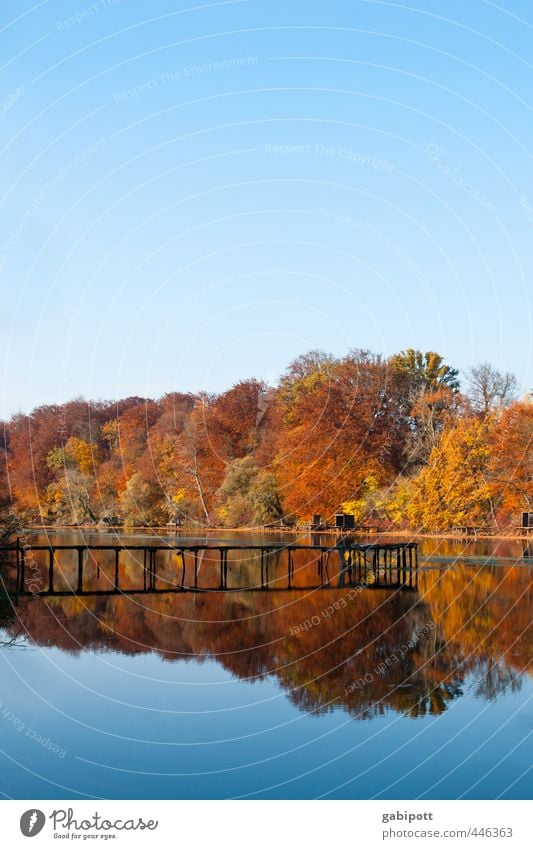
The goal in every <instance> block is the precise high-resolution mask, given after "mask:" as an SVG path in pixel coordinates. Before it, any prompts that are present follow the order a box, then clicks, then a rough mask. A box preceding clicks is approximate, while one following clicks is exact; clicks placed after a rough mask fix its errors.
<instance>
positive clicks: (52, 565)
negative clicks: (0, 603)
mask: <svg viewBox="0 0 533 849" xmlns="http://www.w3.org/2000/svg"><path fill="white" fill-rule="evenodd" d="M161 552H166V555H165V558H166V562H165V563H163V562H162V561H163V560H164V559H165V558H164V557H163V555H162V554H161ZM1 553H4V554H7V555H8V556H11V558H12V566H13V568H14V571H15V580H14V586H13V585H12V588H11V591H13V592H15V593H16V594H17V595H34V596H70V595H75V596H82V595H83V596H85V595H113V594H117V593H118V594H120V593H122V594H126V595H132V594H142V593H169V592H250V591H256V590H275V591H287V590H310V589H332V588H334V587H353V586H359V587H364V588H369V589H402V590H415V589H416V588H417V575H418V547H417V544H416V543H413V542H409V543H390V544H350V545H345V544H344V543H343V542H342V541H341V542H340V543H339V542H337V544H336V545H334V546H326V545H296V544H286V543H268V544H265V543H263V544H261V545H252V544H228V545H226V544H216V545H214V544H211V543H205V544H189V545H179V544H175V543H170V544H167V545H148V546H147V545H36V546H31V547H28V546H22V545H20V542H19V541H17V545H14V546H4V547H2V548H0V554H1ZM69 554H74V564H75V565H74V567H71V568H70V569H69V568H66V567H65V562H66V560H67V557H68V555H69ZM246 554H248V558H246V557H244V558H243V557H242V555H246ZM205 555H209V557H208V558H206V557H205ZM239 555H241V556H240V557H239ZM174 557H175V558H177V560H176V561H174V560H173V559H172V558H174ZM104 558H106V559H107V571H106V570H105V569H104V568H102V567H101V562H100V561H101V560H102V559H104ZM127 558H129V565H130V566H131V564H132V563H133V564H134V565H137V566H139V567H142V583H140V584H139V585H135V586H131V585H128V581H127V580H126V577H127V575H125V573H126V565H125V563H124V560H125V559H127ZM132 558H133V560H132ZM62 559H63V565H61V560H62ZM206 559H207V561H208V562H207V563H206ZM13 560H14V562H13ZM245 560H246V561H247V563H248V565H249V566H250V565H251V568H252V570H253V571H254V575H256V576H257V580H256V579H255V577H254V579H253V580H252V582H251V583H250V584H249V585H244V586H243V585H235V583H234V584H233V585H232V582H231V580H230V578H231V575H232V571H233V573H235V571H236V570H237V567H238V566H239V565H241V564H242V563H243V562H244V561H245ZM201 566H202V567H203V568H202V569H201V568H200V567H201ZM311 566H316V572H314V571H313V572H312V571H311V570H310V568H309V567H311ZM89 567H92V568H93V570H96V579H95V580H96V581H98V580H100V579H101V576H103V577H104V578H105V583H106V587H105V588H104V589H101V588H100V589H99V588H94V587H93V588H90V587H88V586H87V572H88V569H89ZM69 571H70V573H71V574H70V577H69V578H68V579H67V587H65V586H63V587H61V588H60V587H59V586H58V581H59V579H63V581H64V580H65V574H66V572H69ZM169 571H170V572H171V573H172V579H171V578H169V577H168V572H169ZM58 573H59V574H58ZM162 573H163V574H162ZM310 574H315V575H316V578H317V580H314V581H310V582H309V583H303V584H302V583H301V579H302V578H306V577H309V575H310ZM56 578H57V579H58V580H56ZM174 579H175V580H174ZM130 583H131V578H130Z"/></svg>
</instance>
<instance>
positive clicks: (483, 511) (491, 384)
mask: <svg viewBox="0 0 533 849" xmlns="http://www.w3.org/2000/svg"><path fill="white" fill-rule="evenodd" d="M517 394H518V393H517V384H516V380H515V378H514V376H513V375H512V374H509V373H503V372H500V371H498V370H497V369H495V368H494V367H492V366H491V365H490V364H489V363H481V364H479V365H477V366H473V367H472V368H471V369H470V370H469V371H468V372H467V373H466V374H465V375H464V377H463V378H462V379H461V380H460V373H459V371H458V370H457V369H455V368H453V367H452V366H450V365H448V364H447V363H446V362H445V360H444V358H443V357H442V356H440V355H439V354H437V353H435V352H431V351H429V352H425V353H424V352H421V351H416V350H413V349H408V350H405V351H401V352H400V353H398V354H395V355H393V356H391V357H388V358H385V357H382V356H380V355H377V354H373V353H372V352H370V351H366V350H353V351H350V352H348V353H347V354H346V355H345V356H342V357H334V356H331V355H329V354H326V353H323V352H319V351H311V352H309V353H307V354H304V355H302V356H300V357H298V358H297V359H296V360H295V361H294V362H292V363H291V364H290V365H289V366H288V368H287V369H286V371H285V372H284V374H283V375H282V376H281V378H280V380H279V382H278V384H277V386H275V387H272V386H267V385H266V384H265V383H264V382H262V381H260V380H256V379H254V378H251V379H247V380H241V381H239V382H238V383H236V384H235V385H234V386H233V387H231V388H230V389H228V390H227V391H225V392H223V393H221V394H207V393H205V392H200V393H198V394H193V393H189V392H187V393H182V392H177V391H176V392H169V393H168V394H166V395H164V396H163V397H162V398H159V399H157V400H154V399H151V398H141V397H130V398H125V399H122V400H119V401H101V400H99V401H87V400H84V399H81V398H77V399H74V400H72V401H69V402H68V403H65V404H61V405H56V404H50V405H44V406H40V407H38V408H36V409H34V410H33V411H32V412H31V413H30V414H29V415H26V414H22V413H19V414H16V415H14V416H12V418H11V419H10V420H9V421H6V422H4V423H3V427H2V437H1V439H2V441H1V449H2V453H3V458H2V459H3V462H2V464H1V468H0V503H1V505H2V506H3V511H4V514H9V516H10V517H11V520H18V521H24V522H35V523H45V524H58V525H59V524H60V525H85V524H92V523H98V522H102V521H110V518H111V517H115V518H114V520H113V521H117V522H120V523H124V525H126V526H141V527H142V526H144V527H147V526H151V527H153V526H165V525H167V524H168V523H169V522H178V523H183V524H185V525H192V526H196V527H227V528H241V527H263V526H265V525H272V526H280V527H281V526H284V527H292V526H295V525H298V524H300V525H301V524H303V523H307V522H309V521H310V517H311V516H312V515H313V514H320V516H321V517H322V519H323V521H326V522H328V521H331V520H332V518H333V515H334V514H335V513H337V512H340V511H343V512H346V513H351V514H353V515H354V516H355V520H356V522H357V523H358V524H359V525H364V524H365V523H368V522H372V523H374V524H377V525H379V526H380V527H381V528H382V529H384V530H394V529H397V530H408V529H409V530H413V531H417V532H446V531H447V530H449V529H451V528H454V527H459V526H460V527H464V526H467V527H476V528H486V529H487V530H491V531H495V532H504V531H510V530H513V529H516V527H517V526H518V524H519V522H520V513H521V511H523V510H532V509H533V507H532V504H533V452H532V451H531V443H532V438H533V403H532V399H531V395H529V396H527V397H526V398H523V399H521V400H520V399H518V398H517Z"/></svg>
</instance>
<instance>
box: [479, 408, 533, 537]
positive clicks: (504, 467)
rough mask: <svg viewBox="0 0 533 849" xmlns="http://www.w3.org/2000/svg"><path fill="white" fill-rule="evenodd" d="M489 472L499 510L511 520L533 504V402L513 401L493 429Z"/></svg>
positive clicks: (505, 518)
mask: <svg viewBox="0 0 533 849" xmlns="http://www.w3.org/2000/svg"><path fill="white" fill-rule="evenodd" d="M489 444H490V462H489V474H490V483H491V490H492V493H493V497H494V499H495V502H496V505H497V510H498V512H499V513H500V514H501V516H502V519H503V520H504V521H510V520H511V519H512V517H513V516H514V517H515V519H518V516H517V515H516V514H518V513H519V512H520V511H522V510H531V509H532V506H533V403H532V402H531V400H527V401H522V402H516V403H514V404H511V405H510V406H509V407H507V408H506V409H504V410H502V411H501V413H500V414H499V415H498V416H497V417H496V418H495V419H494V422H493V424H492V427H491V429H490V443H489Z"/></svg>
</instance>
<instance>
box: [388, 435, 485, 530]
mask: <svg viewBox="0 0 533 849" xmlns="http://www.w3.org/2000/svg"><path fill="white" fill-rule="evenodd" d="M488 460H489V444H488V431H487V425H486V424H485V423H484V422H483V421H480V420H479V419H472V418H470V419H469V418H463V419H460V420H459V421H458V422H457V423H456V424H455V425H453V426H452V427H449V428H448V429H447V430H446V431H445V432H444V434H443V436H442V439H441V440H440V442H439V444H438V445H437V446H436V447H435V448H433V450H432V451H431V454H430V456H429V461H428V464H427V466H425V467H424V468H423V469H422V471H421V472H420V473H419V474H418V475H417V476H416V477H414V478H413V479H412V480H410V481H408V482H405V481H404V482H402V487H401V497H402V498H403V500H404V504H405V510H406V518H407V520H408V523H409V525H410V526H411V527H413V528H419V529H421V530H428V531H437V530H447V529H449V528H452V527H455V526H472V527H475V526H482V525H485V524H486V523H487V521H489V520H490V519H491V515H492V505H491V490H490V486H489V483H488V480H487V471H488ZM406 495H407V497H405V496H406ZM391 502H392V504H391V508H392V510H393V511H394V509H395V508H397V506H398V505H397V503H396V504H395V503H394V496H393V497H392V498H391Z"/></svg>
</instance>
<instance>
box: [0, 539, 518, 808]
mask: <svg viewBox="0 0 533 849" xmlns="http://www.w3.org/2000/svg"><path fill="white" fill-rule="evenodd" d="M208 538H209V539H211V540H226V541H228V540H230V539H232V540H235V541H237V542H239V543H244V542H246V543H250V544H258V543H259V542H260V541H262V540H263V538H262V537H261V536H259V535H257V534H252V533H247V534H239V535H236V534H234V533H233V534H229V533H222V532H217V533H213V534H211V535H209V536H208V537H206V536H202V537H201V538H197V541H198V542H205V541H206V539H208ZM29 539H31V541H33V542H34V543H35V544H37V543H40V544H45V543H47V542H52V543H54V542H55V543H62V544H78V543H81V544H83V543H84V542H87V543H90V544H92V545H96V544H98V543H101V544H103V543H105V544H110V542H115V541H116V540H119V541H123V542H125V541H128V540H129V541H131V539H132V537H128V536H126V535H124V534H120V536H117V534H116V533H113V532H111V531H110V532H108V533H97V532H95V533H91V534H88V533H87V534H83V535H80V534H78V533H75V532H65V533H54V534H51V535H50V536H49V537H43V536H32V537H30V538H29ZM151 539H152V540H153V541H154V542H158V541H160V539H163V540H165V541H166V540H168V539H169V538H168V537H166V536H164V537H161V538H156V539H154V538H150V537H147V536H146V535H144V534H137V535H135V538H134V541H135V542H137V543H144V542H149V541H150V540H151ZM170 539H174V538H172V537H170ZM264 539H266V540H267V542H268V543H270V542H272V541H283V540H291V541H294V539H295V538H294V537H291V536H290V535H284V536H281V535H278V536H275V535H272V534H269V535H268V537H265V538H264ZM330 539H332V538H330ZM299 541H300V542H303V543H310V542H313V540H312V539H311V538H310V537H299ZM369 541H372V539H370V540H369ZM419 556H420V570H419V577H418V588H417V591H410V592H404V591H398V590H395V591H393V590H383V589H375V588H365V589H362V590H360V589H357V588H354V587H344V588H339V587H332V588H331V589H318V590H312V591H307V590H305V589H299V590H298V589H297V590H294V591H291V592H286V591H285V592H281V591H278V590H277V589H276V585H275V583H274V588H273V589H271V590H269V591H260V590H258V591H252V592H231V593H226V592H212V593H193V592H190V593H189V592H186V593H180V594H155V595H150V594H146V595H122V594H113V595H108V596H106V595H100V596H92V597H91V596H82V597H76V596H70V597H67V596H62V597H61V596H59V597H50V598H38V597H24V598H20V599H19V604H18V606H17V607H16V608H15V609H14V611H13V610H12V609H11V607H10V605H9V603H8V602H7V601H6V599H4V600H3V602H2V607H1V608H0V624H2V631H1V632H0V641H2V642H3V643H4V645H3V646H2V647H1V648H0V680H1V682H2V685H1V690H0V702H1V706H0V747H1V749H2V752H3V755H4V757H3V758H2V760H1V764H0V782H1V783H0V789H1V791H2V793H3V794H4V796H6V797H12V798H17V799H20V798H24V799H55V798H62V799H63V798H73V799H75V798H133V799H136V798H146V799H151V798H153V799H189V798H204V799H213V798H252V799H258V798H270V799H274V798H276V799H279V798H293V799H309V798H317V797H319V798H354V799H367V798H381V799H413V798H423V799H455V798H465V799H485V798H489V799H492V798H505V799H525V798H530V797H531V792H532V789H533V782H532V778H531V775H532V773H531V763H532V757H531V756H532V745H531V741H532V738H531V733H532V730H533V702H532V695H533V684H532V677H531V658H532V650H531V649H532V642H533V640H532V629H531V606H532V567H533V560H532V559H531V552H530V551H528V550H527V549H525V548H524V545H523V544H522V543H519V542H511V541H497V540H489V541H468V542H465V541H455V542H454V541H449V540H424V541H422V542H421V544H420V549H419ZM169 568H170V567H169ZM232 569H233V571H234V573H235V575H237V574H239V575H240V574H242V573H246V574H249V573H250V571H251V570H253V564H252V565H250V563H249V562H248V561H246V562H240V563H238V564H237V563H230V572H231V570H232ZM239 570H240V571H239ZM10 642H11V644H10Z"/></svg>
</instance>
